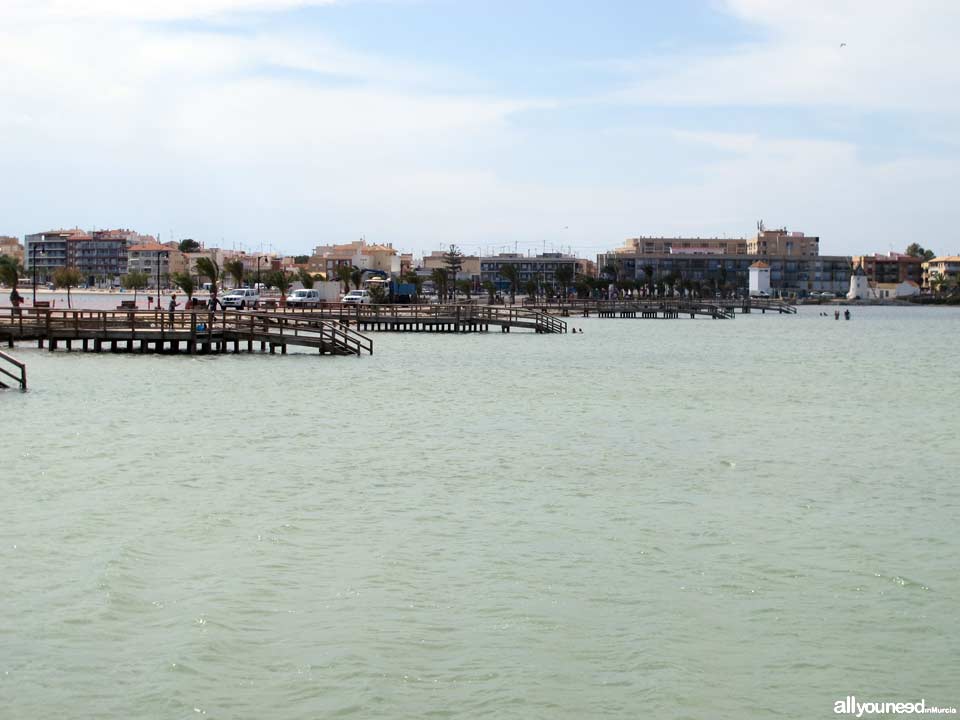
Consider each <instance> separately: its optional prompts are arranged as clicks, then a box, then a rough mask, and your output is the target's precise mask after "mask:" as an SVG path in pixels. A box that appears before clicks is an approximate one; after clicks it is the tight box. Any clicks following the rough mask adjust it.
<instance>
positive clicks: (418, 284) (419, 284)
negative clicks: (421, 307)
mask: <svg viewBox="0 0 960 720" xmlns="http://www.w3.org/2000/svg"><path fill="white" fill-rule="evenodd" d="M403 281H404V282H406V283H409V284H410V285H413V286H414V288H416V295H417V301H418V302H419V301H420V295H421V294H422V293H423V277H421V276H420V275H417V273H415V272H409V273H407V276H406V277H405V278H404V279H403Z"/></svg>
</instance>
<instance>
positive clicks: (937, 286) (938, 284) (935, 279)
mask: <svg viewBox="0 0 960 720" xmlns="http://www.w3.org/2000/svg"><path fill="white" fill-rule="evenodd" d="M947 283H948V280H947V277H946V276H945V275H943V274H941V273H938V272H934V273H931V275H930V289H931V290H932V291H933V294H934V295H939V294H940V293H942V292H943V291H944V289H945V288H946V287H947Z"/></svg>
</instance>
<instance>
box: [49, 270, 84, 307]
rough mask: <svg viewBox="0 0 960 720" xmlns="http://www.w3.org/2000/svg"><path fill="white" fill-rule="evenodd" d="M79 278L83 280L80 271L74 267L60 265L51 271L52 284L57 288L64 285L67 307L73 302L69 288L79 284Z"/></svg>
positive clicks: (71, 305)
mask: <svg viewBox="0 0 960 720" xmlns="http://www.w3.org/2000/svg"><path fill="white" fill-rule="evenodd" d="M81 280H83V277H82V276H81V275H80V271H79V270H77V269H76V268H74V267H61V268H57V269H56V270H54V272H53V284H54V285H55V286H56V287H58V288H62V287H65V288H66V289H67V307H68V308H72V307H73V302H72V300H71V298H70V288H72V287H74V286H76V285H79V284H80V281H81Z"/></svg>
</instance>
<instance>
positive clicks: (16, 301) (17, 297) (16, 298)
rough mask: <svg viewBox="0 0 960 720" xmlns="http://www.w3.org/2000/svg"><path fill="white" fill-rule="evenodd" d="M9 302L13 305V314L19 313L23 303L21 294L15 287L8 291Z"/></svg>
mask: <svg viewBox="0 0 960 720" xmlns="http://www.w3.org/2000/svg"><path fill="white" fill-rule="evenodd" d="M10 304H11V305H13V314H14V315H19V314H20V306H21V305H23V295H21V294H20V293H18V292H17V289H16V288H14V289H13V290H11V291H10Z"/></svg>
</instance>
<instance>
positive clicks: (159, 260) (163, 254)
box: [127, 237, 188, 288]
mask: <svg viewBox="0 0 960 720" xmlns="http://www.w3.org/2000/svg"><path fill="white" fill-rule="evenodd" d="M187 267H188V264H187V258H186V256H185V255H184V253H182V252H180V250H178V249H177V244H176V243H169V244H166V245H161V244H160V243H158V242H157V241H156V240H154V239H153V238H152V237H147V238H146V242H142V243H140V244H138V245H131V246H130V247H129V248H127V270H128V271H129V272H142V273H145V274H146V276H147V287H151V288H156V287H157V286H158V283H159V287H161V288H164V287H169V286H170V276H171V275H173V274H175V273H178V272H185V271H186V270H187Z"/></svg>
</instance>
